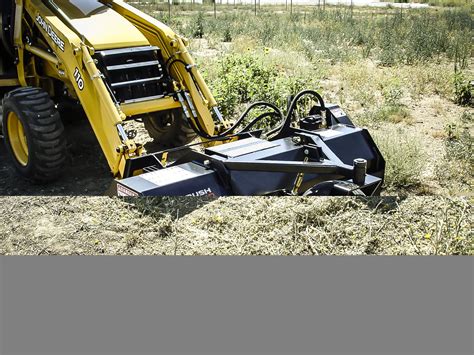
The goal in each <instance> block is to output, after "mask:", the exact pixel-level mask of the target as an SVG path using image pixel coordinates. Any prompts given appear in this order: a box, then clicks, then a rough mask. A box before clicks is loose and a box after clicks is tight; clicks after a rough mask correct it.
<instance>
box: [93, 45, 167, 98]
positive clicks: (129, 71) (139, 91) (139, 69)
mask: <svg viewBox="0 0 474 355" xmlns="http://www.w3.org/2000/svg"><path fill="white" fill-rule="evenodd" d="M94 59H95V60H96V61H97V67H98V68H99V69H100V71H101V72H102V73H103V74H104V76H105V81H106V83H107V85H108V86H109V87H110V89H111V91H112V92H113V93H114V96H115V98H116V99H117V100H118V101H119V102H120V103H133V102H139V101H145V100H151V99H155V98H159V97H162V96H164V95H167V94H168V93H169V92H171V80H170V77H169V75H168V73H167V71H166V68H165V66H164V61H163V57H162V55H161V50H160V48H158V47H152V46H146V47H133V48H123V49H109V50H103V51H99V52H97V53H96V54H95V55H94Z"/></svg>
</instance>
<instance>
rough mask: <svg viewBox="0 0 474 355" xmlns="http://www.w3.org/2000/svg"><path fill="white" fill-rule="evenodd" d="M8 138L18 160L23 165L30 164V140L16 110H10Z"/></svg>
mask: <svg viewBox="0 0 474 355" xmlns="http://www.w3.org/2000/svg"><path fill="white" fill-rule="evenodd" d="M7 126H8V138H9V142H10V146H11V148H12V151H13V155H15V158H16V160H17V161H18V163H20V164H21V165H22V166H26V165H27V164H28V142H27V139H26V135H25V129H24V128H23V124H22V123H21V121H20V119H19V118H18V116H17V114H16V113H15V112H10V113H9V114H8V117H7Z"/></svg>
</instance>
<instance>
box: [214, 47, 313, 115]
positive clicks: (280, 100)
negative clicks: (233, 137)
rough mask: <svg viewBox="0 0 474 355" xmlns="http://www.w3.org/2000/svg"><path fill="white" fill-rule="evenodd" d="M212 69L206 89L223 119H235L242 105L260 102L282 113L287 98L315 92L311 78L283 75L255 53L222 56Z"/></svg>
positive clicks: (280, 70) (293, 74)
mask: <svg viewBox="0 0 474 355" xmlns="http://www.w3.org/2000/svg"><path fill="white" fill-rule="evenodd" d="M216 67H217V68H218V69H217V72H216V73H215V74H214V78H213V79H214V80H212V81H211V82H210V85H209V86H210V87H212V90H213V94H214V96H215V98H216V100H217V102H218V103H219V105H220V108H221V111H222V113H223V114H224V115H225V116H227V117H232V116H235V115H236V114H237V112H238V111H240V108H241V106H242V105H243V104H248V103H252V102H255V101H260V100H262V101H268V102H271V103H273V104H275V105H277V106H278V107H280V108H281V109H285V108H286V103H287V97H288V96H289V95H294V94H295V93H296V92H298V91H300V90H303V89H307V88H315V82H314V78H313V77H310V76H302V75H298V74H296V73H287V72H286V71H285V70H283V69H281V68H278V67H277V66H276V65H274V64H273V63H272V62H271V61H270V60H265V58H264V56H263V55H260V54H256V53H253V54H252V53H250V52H249V53H244V54H235V53H234V54H228V55H225V56H224V57H222V58H221V59H220V60H219V62H218V63H217V65H216Z"/></svg>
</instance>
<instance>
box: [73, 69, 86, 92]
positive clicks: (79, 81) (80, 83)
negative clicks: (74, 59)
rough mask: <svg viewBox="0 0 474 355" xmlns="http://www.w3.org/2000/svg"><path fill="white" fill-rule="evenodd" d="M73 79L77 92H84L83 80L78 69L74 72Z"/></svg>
mask: <svg viewBox="0 0 474 355" xmlns="http://www.w3.org/2000/svg"><path fill="white" fill-rule="evenodd" d="M74 79H75V80H76V83H77V86H78V87H79V90H81V91H82V90H84V80H83V79H82V75H81V72H80V71H79V69H78V68H76V70H74Z"/></svg>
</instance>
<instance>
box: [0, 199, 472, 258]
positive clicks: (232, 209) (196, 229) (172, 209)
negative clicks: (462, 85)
mask: <svg viewBox="0 0 474 355" xmlns="http://www.w3.org/2000/svg"><path fill="white" fill-rule="evenodd" d="M0 203H1V204H2V206H5V207H4V211H3V214H2V215H1V216H0V236H1V237H0V254H33V255H37V254H66V255H69V254H168V255H170V254H171V255H173V254H187V255H189V254H191V255H202V254H204V255H208V254H219V255H222V254H230V255H242V254H243V255H253V254H259V255H260V254H271V255H281V254H283V255H286V254H292V255H293V254H296V255H307V254H308V255H312V254H341V255H342V254H344V255H345V254H349V255H359V254H389V255H392V254H395V255H397V254H414V255H417V254H423V255H427V254H470V255H472V254H473V249H472V246H473V244H472V242H473V235H472V225H473V222H474V221H473V217H472V216H473V214H472V201H468V200H466V199H462V198H456V199H446V198H428V197H410V198H407V199H404V200H402V199H394V198H380V199H367V200H365V199H352V198H221V199H218V200H203V199H190V198H164V199H163V198H156V199H142V200H132V199H131V200H123V199H118V198H115V199H111V198H31V197H28V198H27V197H25V198H7V197H5V198H1V199H0ZM19 216H21V218H19Z"/></svg>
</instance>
